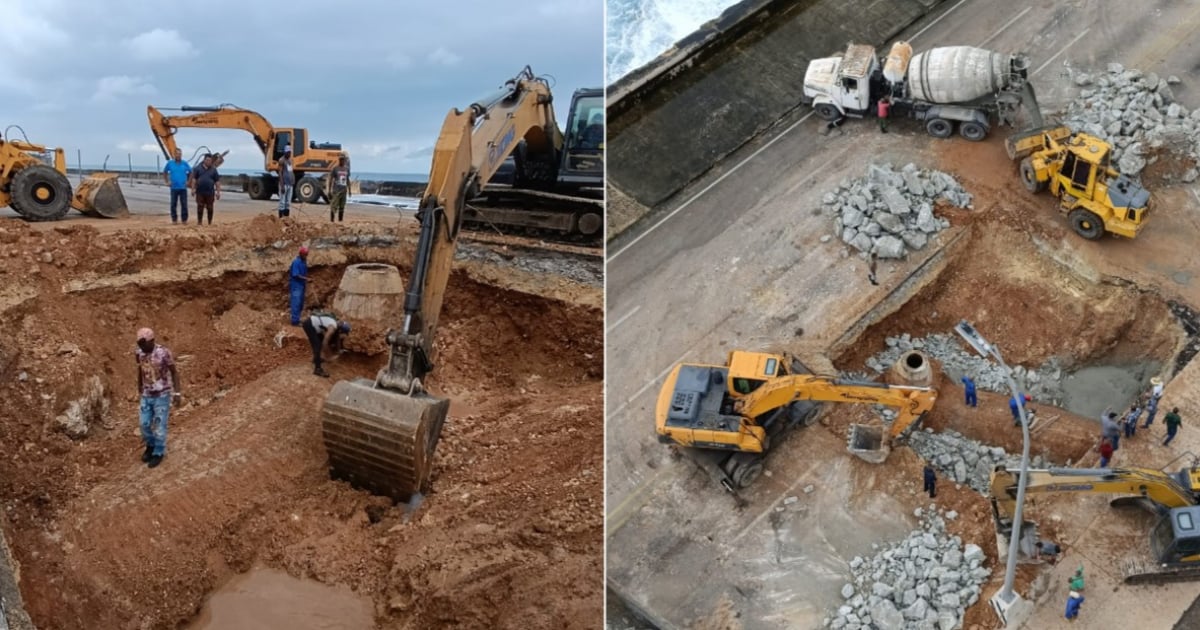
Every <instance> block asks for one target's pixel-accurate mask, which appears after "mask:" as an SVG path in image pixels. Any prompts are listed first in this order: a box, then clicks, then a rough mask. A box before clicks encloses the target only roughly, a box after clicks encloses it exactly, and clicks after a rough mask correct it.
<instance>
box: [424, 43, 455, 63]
mask: <svg viewBox="0 0 1200 630" xmlns="http://www.w3.org/2000/svg"><path fill="white" fill-rule="evenodd" d="M459 61H462V57H459V56H458V55H456V54H454V53H452V52H450V51H449V50H446V47H445V46H438V47H437V48H435V49H434V50H433V52H431V53H429V62H430V63H434V64H438V65H442V66H453V65H454V64H456V63H458V62H459Z"/></svg>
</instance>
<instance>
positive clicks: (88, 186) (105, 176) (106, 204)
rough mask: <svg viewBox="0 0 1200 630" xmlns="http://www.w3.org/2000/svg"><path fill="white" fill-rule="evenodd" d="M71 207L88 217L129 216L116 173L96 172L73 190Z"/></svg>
mask: <svg viewBox="0 0 1200 630" xmlns="http://www.w3.org/2000/svg"><path fill="white" fill-rule="evenodd" d="M71 207H73V208H75V209H76V210H78V211H80V212H82V213H83V214H86V215H88V216H90V217H102V218H106V219H118V218H123V217H127V216H129V205H128V204H127V203H126V202H125V193H123V192H122V191H121V184H120V181H119V180H118V175H117V174H116V173H96V174H94V175H90V176H88V177H87V178H85V179H84V180H83V181H82V182H80V184H79V188H77V189H76V190H75V195H74V196H73V197H72V199H71Z"/></svg>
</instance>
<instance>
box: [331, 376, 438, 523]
mask: <svg viewBox="0 0 1200 630" xmlns="http://www.w3.org/2000/svg"><path fill="white" fill-rule="evenodd" d="M449 411H450V401H449V400H447V399H442V398H436V397H434V396H430V395H428V394H418V395H416V396H408V395H405V394H402V393H399V392H395V391H391V390H387V389H382V388H377V387H376V386H375V383H374V382H373V381H371V380H368V379H365V378H358V379H355V380H353V381H339V382H338V383H337V384H335V385H334V386H333V389H332V390H330V392H329V396H328V397H326V398H325V404H324V406H323V407H322V408H321V431H322V433H323V434H324V438H325V449H326V451H328V453H329V468H330V472H331V474H332V475H333V476H334V477H337V478H340V479H345V480H346V481H349V482H350V483H351V484H352V485H354V486H356V487H360V488H364V489H366V490H369V491H371V492H372V493H374V494H379V495H383V496H388V497H391V498H392V499H393V500H396V501H408V500H409V499H411V498H412V497H413V495H415V494H417V493H421V492H424V490H425V489H426V488H427V486H428V482H429V473H430V471H431V469H432V467H433V452H434V449H435V448H437V443H438V438H440V437H441V434H442V425H443V424H444V423H445V421H446V415H447V414H448V413H449Z"/></svg>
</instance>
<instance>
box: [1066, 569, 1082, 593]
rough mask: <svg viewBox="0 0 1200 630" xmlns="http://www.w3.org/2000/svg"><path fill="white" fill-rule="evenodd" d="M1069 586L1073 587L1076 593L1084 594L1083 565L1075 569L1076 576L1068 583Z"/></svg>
mask: <svg viewBox="0 0 1200 630" xmlns="http://www.w3.org/2000/svg"><path fill="white" fill-rule="evenodd" d="M1067 584H1068V586H1070V587H1071V590H1072V591H1075V592H1076V593H1082V592H1083V565H1082V564H1081V565H1079V568H1078V569H1075V575H1073V576H1071V581H1070V582H1068V583H1067Z"/></svg>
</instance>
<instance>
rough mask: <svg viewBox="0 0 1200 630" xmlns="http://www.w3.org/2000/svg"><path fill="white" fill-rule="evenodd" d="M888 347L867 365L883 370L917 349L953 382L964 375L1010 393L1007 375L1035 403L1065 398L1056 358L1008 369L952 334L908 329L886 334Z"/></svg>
mask: <svg viewBox="0 0 1200 630" xmlns="http://www.w3.org/2000/svg"><path fill="white" fill-rule="evenodd" d="M885 341H886V343H887V349H886V350H884V351H883V352H880V353H878V354H876V355H875V356H872V357H871V358H869V359H867V363H866V365H867V368H868V369H870V370H873V371H875V373H877V374H882V373H883V372H886V371H887V370H889V369H891V367H892V365H894V364H895V363H896V361H898V360H899V359H900V357H902V356H904V354H905V353H906V352H909V351H910V350H920V351H922V352H924V353H925V354H927V355H929V356H930V357H932V358H933V359H935V360H936V361H937V362H938V363H939V364H940V365H941V367H942V372H943V373H945V374H946V376H949V377H950V378H951V379H952V380H953V381H954V382H955V383H957V382H959V379H961V378H962V377H963V376H970V377H971V378H972V379H973V380H974V381H975V387H976V389H980V390H983V391H989V392H996V393H1001V394H1009V393H1010V391H1011V390H1010V389H1009V387H1008V378H1007V377H1008V375H1009V374H1011V375H1012V377H1013V380H1015V381H1016V382H1017V387H1020V388H1021V389H1022V391H1024V392H1025V393H1027V394H1029V395H1030V397H1031V398H1033V400H1034V402H1035V403H1039V402H1040V403H1047V404H1050V405H1054V406H1059V405H1061V403H1062V400H1063V399H1064V398H1065V394H1064V392H1063V388H1062V378H1063V376H1064V374H1063V369H1062V367H1061V366H1060V364H1059V362H1058V360H1057V359H1050V360H1049V361H1047V362H1046V363H1045V364H1044V365H1042V366H1040V367H1038V368H1026V367H1025V366H1023V365H1017V366H1009V368H1008V371H1007V372H1006V371H1005V368H1003V367H1001V366H1000V365H999V364H997V363H995V362H993V361H991V360H990V359H985V358H983V357H981V356H979V355H978V354H975V353H974V352H973V351H970V350H969V349H968V348H967V347H966V345H965V344H964V343H963V342H962V341H961V340H960V339H959V338H958V337H957V336H955V335H949V334H932V335H928V336H926V337H924V338H917V339H914V338H912V336H910V335H909V334H908V333H905V334H903V335H900V336H898V337H888V338H887V339H886V340H885Z"/></svg>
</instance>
